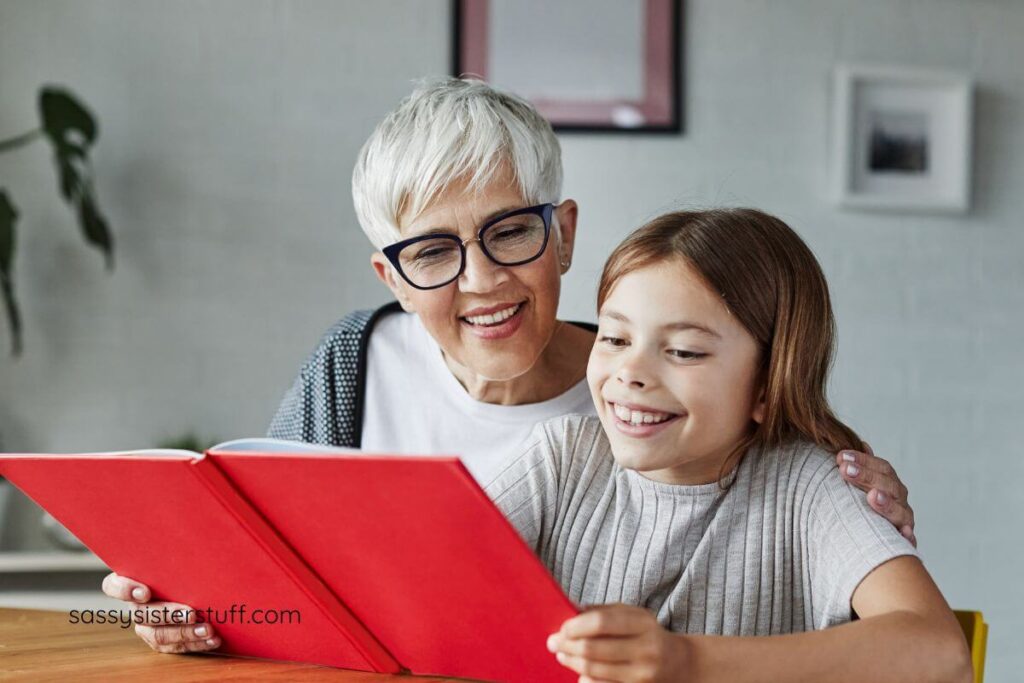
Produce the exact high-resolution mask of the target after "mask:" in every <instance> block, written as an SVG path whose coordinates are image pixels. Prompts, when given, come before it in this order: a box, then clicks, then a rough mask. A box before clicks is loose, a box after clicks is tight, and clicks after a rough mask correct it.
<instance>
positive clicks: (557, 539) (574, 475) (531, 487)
mask: <svg viewBox="0 0 1024 683" xmlns="http://www.w3.org/2000/svg"><path fill="white" fill-rule="evenodd" d="M734 475H735V479H734V480H733V481H732V485H731V486H730V487H729V488H728V489H727V490H722V488H721V487H720V486H719V485H718V483H711V484H703V485H697V486H677V485H671V484H662V483H659V482H655V481H652V480H650V479H647V478H645V477H643V476H642V475H640V474H638V473H637V472H635V471H632V470H628V469H625V468H623V467H621V466H619V465H618V464H617V463H616V462H615V460H614V458H613V456H612V452H611V448H610V445H609V443H608V439H607V437H606V436H605V434H604V431H603V430H602V428H601V423H600V421H599V420H598V419H597V418H596V417H593V416H583V415H568V416H565V417H561V418H558V419H555V420H550V421H548V422H544V423H541V424H539V425H538V426H537V428H536V429H535V430H534V432H533V434H532V436H531V438H530V439H529V440H528V441H527V442H526V444H525V451H524V452H523V453H522V455H520V456H518V457H516V458H514V459H513V460H511V461H510V462H509V463H508V465H507V466H506V467H505V468H504V469H503V470H502V471H501V473H500V474H499V475H498V476H497V478H495V479H494V480H493V481H492V482H491V483H490V484H488V486H487V487H486V490H487V494H488V495H489V496H490V497H491V498H492V499H493V500H494V502H495V503H496V504H497V506H498V507H499V508H500V509H501V511H502V512H503V513H504V514H505V516H506V517H508V519H509V521H511V523H512V524H513V526H515V528H516V529H517V530H518V531H519V534H520V535H521V536H522V537H523V538H524V539H525V540H526V542H527V544H528V545H529V546H530V547H532V548H533V549H534V551H535V552H536V553H537V554H538V556H539V557H540V558H541V560H542V561H543V562H544V564H545V565H546V566H547V567H548V569H549V570H551V572H552V574H553V575H554V577H555V579H556V580H557V581H558V582H559V583H560V584H561V586H562V588H563V590H565V592H566V594H567V595H568V596H569V598H570V599H571V600H573V601H574V602H575V603H577V604H581V605H593V604H605V603H613V602H623V603H627V604H632V605H640V606H643V607H646V608H648V609H650V610H651V611H652V612H654V613H655V614H656V615H657V618H658V622H659V623H660V624H661V625H662V626H664V627H666V628H668V629H670V630H672V631H676V632H680V633H708V634H722V635H773V634H780V633H792V632H798V631H807V630H813V629H820V628H826V627H828V626H832V625H834V624H838V623H843V622H846V621H849V620H850V619H851V617H852V614H851V607H850V600H851V598H852V596H853V592H854V590H855V589H856V588H857V586H858V585H859V584H860V582H861V580H863V579H864V577H865V576H867V575H868V574H869V573H870V572H871V571H872V570H873V569H874V568H875V567H877V566H879V565H880V564H882V563H884V562H886V561H888V560H890V559H892V558H894V557H898V556H901V555H916V552H915V550H914V548H913V546H911V545H910V543H908V542H907V541H906V539H904V538H903V537H902V536H900V534H899V533H898V532H897V531H896V529H895V528H894V527H893V526H892V525H891V524H889V522H887V521H886V520H885V519H883V518H882V517H881V516H879V515H877V514H876V513H875V512H874V511H873V510H871V508H870V507H868V504H867V501H866V500H865V496H864V494H863V493H862V492H860V491H858V490H857V489H855V488H853V487H852V486H850V485H849V484H847V483H846V482H844V481H843V480H842V478H841V477H840V475H839V471H838V469H837V468H836V466H835V460H834V458H833V456H832V455H830V454H829V453H826V452H824V451H823V450H821V449H820V448H817V447H815V446H813V445H811V444H808V443H803V442H801V443H797V444H794V445H792V446H787V447H785V448H781V449H777V450H768V451H765V452H761V453H759V452H756V451H753V450H752V451H751V452H750V453H748V454H747V455H746V456H745V457H744V458H743V460H742V462H741V463H740V465H739V467H738V468H737V469H736V471H735V473H734Z"/></svg>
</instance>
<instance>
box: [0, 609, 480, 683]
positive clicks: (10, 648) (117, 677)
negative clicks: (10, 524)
mask: <svg viewBox="0 0 1024 683" xmlns="http://www.w3.org/2000/svg"><path fill="white" fill-rule="evenodd" d="M254 678H259V679H265V680H275V681H286V680H292V679H301V680H303V681H347V682H348V683H385V682H386V683H396V682H398V681H404V682H406V683H432V682H433V683H440V682H442V681H453V682H454V681H456V680H457V679H451V678H431V677H421V676H388V675H383V674H372V673H362V672H358V671H344V670H342V669H332V668H330V667H324V666H315V665H312V664H293V663H291V662H268V661H263V660H257V659H242V658H240V657H220V656H214V655H163V654H158V653H156V652H153V651H152V650H150V649H149V646H148V645H146V644H145V643H144V642H142V640H140V639H139V638H138V636H136V635H135V631H134V630H133V629H122V628H120V627H119V626H117V625H115V624H90V625H85V624H69V623H68V614H67V612H51V611H46V610H31V609H3V608H0V681H60V682H61V683H66V682H67V681H69V680H71V681H129V680H130V681H139V680H143V681H150V680H160V681H164V680H167V681H218V682H223V681H235V680H251V679H254ZM459 683H465V681H461V680H460V682H459Z"/></svg>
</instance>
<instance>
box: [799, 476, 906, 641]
mask: <svg viewBox="0 0 1024 683" xmlns="http://www.w3.org/2000/svg"><path fill="white" fill-rule="evenodd" d="M809 512H810V515H809V519H808V547H809V550H808V561H809V573H810V596H808V597H809V598H810V604H811V607H812V610H813V617H814V626H815V628H818V629H822V628H828V627H829V626H833V625H835V624H841V623H845V622H847V621H850V619H851V618H852V616H853V608H852V607H851V600H852V599H853V594H854V591H856V590H857V586H859V585H860V583H861V581H863V580H864V579H865V578H866V577H867V576H868V574H870V573H871V572H872V571H874V570H875V568H877V567H879V566H880V565H882V564H884V563H885V562H888V561H889V560H891V559H894V558H896V557H900V556H903V555H912V556H917V551H916V550H915V549H914V546H912V545H911V544H910V542H909V541H907V539H905V538H903V536H901V535H900V533H899V532H898V531H897V530H896V528H895V527H894V526H893V525H892V524H890V523H889V521H888V520H886V519H885V518H884V517H882V516H881V515H879V514H878V513H877V512H875V511H874V510H873V509H871V507H870V506H869V505H868V502H867V497H866V495H865V494H864V492H862V491H860V490H859V489H857V488H855V487H853V486H851V485H850V484H848V483H846V482H845V481H843V479H842V477H841V476H840V474H839V470H838V468H836V467H828V468H825V469H824V471H823V475H822V476H821V478H820V481H819V482H818V485H817V488H816V490H815V491H814V493H813V497H812V499H811V504H810V510H809Z"/></svg>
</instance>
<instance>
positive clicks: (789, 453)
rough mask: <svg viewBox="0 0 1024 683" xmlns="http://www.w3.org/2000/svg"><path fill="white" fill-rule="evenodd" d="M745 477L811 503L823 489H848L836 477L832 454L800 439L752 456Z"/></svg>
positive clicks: (837, 473)
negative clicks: (781, 489)
mask: <svg viewBox="0 0 1024 683" xmlns="http://www.w3.org/2000/svg"><path fill="white" fill-rule="evenodd" d="M752 455H754V457H753V458H751V459H750V460H749V467H748V468H747V469H748V473H747V474H748V476H750V477H751V479H752V480H754V481H763V482H765V485H769V486H772V487H773V488H776V489H779V488H780V487H781V488H785V489H788V491H789V493H790V495H796V494H804V495H805V496H809V498H810V499H812V500H813V498H814V496H815V494H816V493H817V492H819V491H820V490H821V489H823V488H827V487H836V486H842V487H845V486H848V484H847V483H846V482H845V481H844V480H843V478H842V475H840V473H839V468H838V467H837V465H836V458H835V454H833V453H830V452H829V451H827V450H825V449H824V448H822V447H821V446H819V445H817V444H815V443H813V442H810V441H806V440H802V439H797V440H793V441H790V442H787V443H785V444H783V445H781V446H778V447H775V448H770V449H764V450H762V451H760V452H758V453H754V454H752Z"/></svg>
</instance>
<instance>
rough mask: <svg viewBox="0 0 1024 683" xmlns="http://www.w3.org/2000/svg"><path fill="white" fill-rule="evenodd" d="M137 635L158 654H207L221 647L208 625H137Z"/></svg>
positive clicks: (218, 639)
mask: <svg viewBox="0 0 1024 683" xmlns="http://www.w3.org/2000/svg"><path fill="white" fill-rule="evenodd" d="M135 633H137V634H138V636H139V637H140V638H142V639H143V640H144V641H146V644H147V645H149V646H150V647H151V648H153V649H154V650H156V651H157V652H165V653H182V652H205V651H207V650H213V649H216V648H217V647H219V646H220V638H218V637H217V635H216V634H214V632H213V629H211V628H210V626H209V625H208V624H199V625H198V626H197V625H195V624H183V625H180V626H148V625H146V624H136V625H135Z"/></svg>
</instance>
